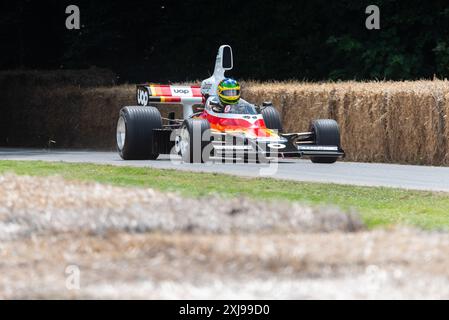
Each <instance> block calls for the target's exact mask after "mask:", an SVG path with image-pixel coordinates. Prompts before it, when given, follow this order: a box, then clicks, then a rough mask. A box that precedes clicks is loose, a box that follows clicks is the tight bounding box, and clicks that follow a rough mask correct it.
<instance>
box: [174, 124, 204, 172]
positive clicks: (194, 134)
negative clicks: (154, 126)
mask: <svg viewBox="0 0 449 320" xmlns="http://www.w3.org/2000/svg"><path fill="white" fill-rule="evenodd" d="M210 141H211V135H210V124H209V121H207V120H205V119H186V120H184V123H183V124H182V127H181V133H180V137H179V144H180V145H179V150H180V153H181V157H182V160H183V161H184V162H187V163H201V162H206V161H208V160H209V156H208V155H207V154H205V153H206V152H205V149H206V147H207V146H208V145H209V143H210Z"/></svg>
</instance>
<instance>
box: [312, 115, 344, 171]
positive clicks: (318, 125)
mask: <svg viewBox="0 0 449 320" xmlns="http://www.w3.org/2000/svg"><path fill="white" fill-rule="evenodd" d="M310 131H311V132H312V134H313V135H314V137H315V143H316V145H318V146H338V147H339V148H340V129H339V127H338V124H337V122H336V121H335V120H331V119H320V120H314V121H312V124H311V129H310ZM337 159H338V157H311V158H310V160H311V161H312V162H313V163H334V162H336V161H337Z"/></svg>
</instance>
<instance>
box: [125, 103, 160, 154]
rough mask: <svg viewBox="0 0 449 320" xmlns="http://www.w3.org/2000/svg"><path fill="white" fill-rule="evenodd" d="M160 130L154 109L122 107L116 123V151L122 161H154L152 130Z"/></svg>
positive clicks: (157, 115) (156, 111)
mask: <svg viewBox="0 0 449 320" xmlns="http://www.w3.org/2000/svg"><path fill="white" fill-rule="evenodd" d="M161 128H162V118H161V114H160V113H159V110H158V109H157V108H155V107H137V106H136V107H123V108H122V109H121V110H120V116H119V119H118V122H117V150H118V152H119V154H120V157H122V159H124V160H155V159H157V157H158V156H159V154H158V153H157V150H153V130H154V129H161Z"/></svg>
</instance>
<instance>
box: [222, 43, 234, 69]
mask: <svg viewBox="0 0 449 320" xmlns="http://www.w3.org/2000/svg"><path fill="white" fill-rule="evenodd" d="M221 64H222V68H223V69H224V70H231V69H232V67H233V61H232V49H231V47H230V46H224V47H223V59H222V61H221Z"/></svg>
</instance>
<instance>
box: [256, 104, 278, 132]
mask: <svg viewBox="0 0 449 320" xmlns="http://www.w3.org/2000/svg"><path fill="white" fill-rule="evenodd" d="M261 113H262V116H263V120H264V122H265V125H266V126H267V128H268V129H272V130H277V131H278V132H282V122H281V117H280V116H279V112H278V111H277V110H276V108H274V107H271V106H270V107H266V108H264V109H262V111H261Z"/></svg>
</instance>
